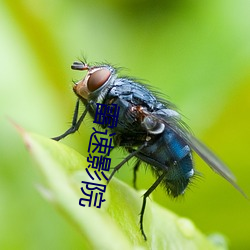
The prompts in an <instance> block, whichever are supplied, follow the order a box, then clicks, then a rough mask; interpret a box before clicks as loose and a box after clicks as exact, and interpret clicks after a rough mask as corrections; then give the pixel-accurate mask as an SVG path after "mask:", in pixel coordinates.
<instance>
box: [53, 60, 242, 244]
mask: <svg viewBox="0 0 250 250" xmlns="http://www.w3.org/2000/svg"><path fill="white" fill-rule="evenodd" d="M71 68H72V69H73V70H84V71H86V72H87V74H86V76H85V77H84V78H83V79H82V80H80V81H79V82H77V83H75V85H74V87H73V91H74V92H75V94H76V96H77V98H78V99H77V102H76V106H75V111H74V117H73V120H72V125H71V127H70V128H69V129H68V130H67V131H66V132H65V133H63V134H62V135H60V136H58V137H55V138H53V139H54V140H56V141H59V140H61V139H62V138H64V137H66V136H67V135H69V134H72V133H74V132H76V131H77V130H78V129H79V127H80V125H81V123H82V121H83V120H84V118H85V116H86V114H87V113H89V114H90V116H92V117H93V118H94V117H95V112H96V107H97V103H101V104H106V105H111V104H116V105H117V106H119V107H120V112H119V117H118V122H117V126H116V127H115V128H111V129H109V130H110V131H111V132H112V133H115V136H114V146H115V147H122V148H124V149H125V150H126V151H127V152H128V155H127V156H126V157H125V159H124V160H123V161H121V163H120V164H118V165H117V166H116V167H115V168H114V169H113V172H112V173H111V175H110V176H109V181H110V180H111V178H112V177H113V176H114V174H115V173H116V172H117V170H119V169H120V168H121V167H122V166H123V165H124V164H125V163H126V162H127V161H129V160H130V159H131V158H136V163H135V165H134V185H135V180H136V171H137V170H138V168H139V167H140V165H141V164H142V163H146V164H147V165H148V166H150V168H151V169H152V171H153V173H154V174H155V176H156V177H157V178H156V181H155V182H154V183H153V184H152V186H151V187H150V188H149V189H148V190H147V191H146V192H145V193H144V195H143V201H142V207H141V213H140V230H141V232H142V235H143V237H144V239H145V240H146V234H145V232H144V229H143V216H144V211H145V207H146V200H147V197H148V196H149V195H150V194H151V193H152V192H153V191H154V190H155V188H156V187H157V186H158V185H159V184H162V185H163V186H164V187H165V189H166V191H167V193H168V194H169V195H170V196H172V197H177V196H179V195H182V194H183V193H184V191H185V190H186V188H187V186H188V184H189V183H190V180H191V179H192V177H193V176H194V174H195V170H194V162H193V158H192V151H195V152H196V153H197V154H198V155H199V156H200V157H201V158H202V159H203V160H204V161H205V162H206V163H207V164H208V166H210V167H211V168H212V169H213V170H214V171H215V172H217V173H218V174H219V175H221V176H222V177H223V178H224V179H226V180H227V181H229V182H230V183H231V184H232V185H233V186H234V187H235V188H236V189H237V190H238V191H240V192H241V193H242V194H243V195H244V193H243V191H242V190H241V189H240V187H239V186H238V185H237V184H236V181H235V177H234V175H233V174H232V172H231V171H230V170H229V169H228V168H227V167H226V165H225V164H224V163H223V162H222V161H221V160H220V159H218V157H217V156H215V155H214V153H212V152H211V151H210V150H209V149H208V148H207V147H206V146H205V145H204V144H203V143H201V142H200V141H199V140H197V139H196V138H195V137H194V136H193V135H192V134H191V133H190V132H189V130H188V129H187V127H186V125H185V124H184V122H183V121H182V120H181V117H180V114H179V113H178V112H177V111H176V109H175V106H174V105H173V104H171V103H170V102H169V101H166V100H163V99H161V98H158V97H157V96H156V95H155V94H154V93H153V92H152V91H150V90H149V88H148V87H147V86H146V85H145V84H142V83H140V82H137V81H136V80H134V79H133V78H128V77H119V76H118V75H117V70H116V69H115V68H114V67H112V66H111V65H108V64H103V65H94V66H90V65H88V64H87V63H85V62H74V63H73V65H72V66H71ZM80 102H81V103H83V104H84V106H85V111H84V112H83V113H82V114H81V115H80V116H79V105H80ZM102 127H103V128H104V129H105V128H107V126H106V125H103V126H102Z"/></svg>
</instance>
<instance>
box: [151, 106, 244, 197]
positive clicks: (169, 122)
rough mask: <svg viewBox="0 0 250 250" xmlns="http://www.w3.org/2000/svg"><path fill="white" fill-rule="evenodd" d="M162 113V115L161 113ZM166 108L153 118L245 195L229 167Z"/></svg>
mask: <svg viewBox="0 0 250 250" xmlns="http://www.w3.org/2000/svg"><path fill="white" fill-rule="evenodd" d="M163 113H164V115H163ZM169 114H170V112H169V111H168V110H163V112H162V111H161V112H159V113H158V112H156V113H154V114H152V115H153V116H154V118H155V119H158V121H159V122H161V123H163V124H164V125H165V126H166V127H169V128H170V129H171V130H173V131H174V132H175V133H176V134H177V135H178V136H179V137H180V138H181V139H182V140H184V141H185V142H186V143H187V144H188V145H189V146H190V148H192V149H193V150H194V151H195V152H196V153H197V154H198V155H199V156H200V157H201V158H202V159H203V160H204V161H205V162H206V163H207V164H208V165H209V167H211V168H212V170H214V171H215V172H216V173H218V174H219V175H221V176H222V177H223V178H224V179H226V180H227V181H228V182H229V183H231V184H232V185H233V186H234V187H235V188H236V189H237V190H238V191H239V192H240V193H241V194H242V195H243V196H245V197H246V198H248V197H247V195H246V194H245V193H244V192H243V191H242V189H241V188H240V187H239V186H238V185H237V183H236V178H235V176H234V175H233V173H232V172H231V171H230V170H229V168H228V167H227V166H226V165H225V164H224V163H223V162H222V161H221V160H220V159H219V158H218V157H217V156H216V155H215V154H214V153H213V152H212V151H211V150H210V149H208V148H207V147H206V146H205V145H204V144H203V143H202V142H200V141H199V140H198V139H197V138H195V137H194V136H193V135H192V134H191V133H190V132H189V131H188V129H187V128H186V126H185V124H184V123H183V122H182V121H181V119H180V117H178V116H177V115H169Z"/></svg>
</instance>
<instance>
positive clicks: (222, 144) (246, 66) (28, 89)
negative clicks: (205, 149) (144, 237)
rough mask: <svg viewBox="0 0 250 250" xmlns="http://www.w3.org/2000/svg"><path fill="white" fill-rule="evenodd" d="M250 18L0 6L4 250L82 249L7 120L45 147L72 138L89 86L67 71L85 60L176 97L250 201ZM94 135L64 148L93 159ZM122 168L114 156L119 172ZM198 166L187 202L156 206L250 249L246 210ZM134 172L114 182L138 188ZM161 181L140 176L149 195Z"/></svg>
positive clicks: (136, 5)
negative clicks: (76, 85)
mask: <svg viewBox="0 0 250 250" xmlns="http://www.w3.org/2000/svg"><path fill="white" fill-rule="evenodd" d="M249 13H250V1H247V0H239V1H233V0H220V1H216V0H210V1H200V2H199V1H194V0H187V1H181V0H177V1H164V0H162V1H146V0H136V1H132V0H121V1H115V0H109V1H103V0H102V1H100V0H95V1H80V0H79V1H59V0H54V1H48V0H38V1H36V2H33V1H28V0H26V1H1V2H0V31H1V33H0V66H1V68H0V71H1V74H0V95H1V99H0V104H1V105H0V126H1V127H0V138H1V139H0V154H1V157H0V161H1V163H0V249H73V248H75V249H80V247H81V244H82V238H81V235H80V233H78V232H77V231H76V230H75V229H74V228H73V227H72V225H71V224H69V223H68V222H67V221H66V220H65V219H64V218H63V216H61V214H60V213H58V211H56V209H54V208H53V207H52V206H51V205H50V204H48V203H47V202H46V201H45V200H43V198H42V197H41V196H40V195H39V193H38V192H37V191H36V189H35V184H37V183H39V180H40V179H41V178H40V173H39V172H38V171H36V170H37V169H36V168H34V163H33V162H32V160H31V159H30V156H29V155H28V153H27V151H26V149H25V147H24V145H23V142H22V141H21V139H20V137H19V135H18V134H17V132H16V131H15V129H14V128H13V126H12V125H11V124H10V122H9V121H8V117H10V118H12V119H14V120H15V121H16V122H17V123H18V124H20V125H21V126H22V127H24V128H25V129H27V130H29V131H33V132H36V133H39V134H42V135H45V136H47V137H52V136H56V135H59V134H61V133H62V132H64V131H65V130H66V129H67V128H68V127H69V124H70V121H71V118H72V114H73V109H74V104H75V100H76V98H75V96H74V94H73V93H72V90H71V88H72V80H77V79H80V78H81V77H82V76H83V75H82V72H75V71H72V70H71V69H70V65H71V63H72V62H73V61H74V60H77V58H79V57H80V58H82V55H84V56H86V57H87V59H88V62H98V61H101V62H102V61H108V62H110V63H112V64H115V65H117V66H123V67H125V68H126V70H124V71H123V72H124V74H126V75H131V76H136V77H138V78H140V79H146V82H148V83H150V84H151V85H152V86H154V87H155V88H156V89H157V90H160V91H161V92H162V93H164V94H165V95H166V96H168V97H169V99H170V100H171V101H172V102H174V103H175V104H176V105H177V106H178V107H179V109H180V111H181V113H182V114H184V115H185V118H184V120H185V121H186V122H187V123H188V125H189V126H190V127H191V128H192V131H193V132H194V133H195V134H196V136H197V137H199V138H200V139H201V140H202V141H204V142H205V143H206V144H207V145H208V146H209V147H210V148H211V149H212V150H213V151H214V152H216V153H217V154H218V155H219V156H220V157H221V158H222V159H223V160H224V161H225V162H226V163H227V164H228V165H229V166H230V168H231V169H232V171H233V172H234V173H235V175H236V176H237V179H238V183H239V185H240V186H241V187H242V188H243V189H244V191H245V192H246V193H247V194H248V195H249V196H250V186H249V167H250V163H249V159H248V156H249V155H248V154H249V149H250V146H249V141H250V129H249V122H250V116H249V110H250V15H249ZM91 124H92V123H91V119H88V122H85V123H84V125H83V126H82V127H81V129H80V133H76V134H74V135H72V136H70V137H68V138H66V139H65V140H64V141H63V143H65V144H67V145H69V146H71V147H73V148H75V149H77V150H78V151H79V152H81V153H82V154H83V155H86V152H87V149H86V147H87V145H88V138H89V135H88V133H90V131H91V130H90V129H91V126H92V125H91ZM117 155H119V158H117ZM123 156H124V155H123V154H122V152H121V151H119V152H118V153H117V152H116V153H115V154H114V157H113V160H112V163H113V164H114V165H115V163H118V162H119V161H120V159H121V158H122V157H123ZM195 160H196V166H197V169H198V171H199V172H202V176H203V177H202V178H198V179H196V180H195V181H194V183H193V185H192V186H191V187H190V190H187V192H186V195H185V196H184V198H180V199H178V200H177V201H174V200H172V199H170V198H169V197H167V196H166V195H165V193H164V190H163V189H161V188H158V189H157V191H156V192H154V194H153V198H154V199H155V200H156V201H157V202H159V203H160V204H162V205H163V206H165V207H167V208H169V209H171V210H173V211H174V212H176V213H177V214H179V215H181V216H184V217H189V218H190V219H192V220H193V221H194V223H195V224H196V225H197V226H198V227H199V228H200V229H201V230H202V231H203V232H204V233H206V234H210V233H213V232H220V233H222V234H224V235H226V237H227V238H228V240H229V242H230V249H250V240H249V232H250V203H249V201H247V200H246V199H244V197H242V196H241V195H240V194H239V193H238V192H237V191H236V190H235V189H234V188H233V187H232V186H231V185H230V184H228V183H227V182H226V181H224V180H223V179H222V178H221V177H219V176H218V175H216V174H214V173H213V172H212V171H211V170H210V169H209V168H208V167H207V166H206V165H205V164H204V163H203V162H202V161H201V160H200V159H198V158H197V157H196V158H195ZM132 167H133V165H132V164H129V165H127V166H126V167H124V168H122V169H121V170H120V171H119V173H118V175H117V177H118V178H120V179H122V180H124V181H125V182H127V183H129V184H130V185H131V183H132ZM55 178H56V176H55ZM153 180H154V178H153V177H152V176H151V174H150V171H149V170H147V171H146V174H145V170H144V169H143V168H142V169H141V170H140V173H139V175H138V181H139V187H140V188H145V189H146V188H147V187H149V185H150V184H151V183H152V182H153ZM97 237H98V236H97Z"/></svg>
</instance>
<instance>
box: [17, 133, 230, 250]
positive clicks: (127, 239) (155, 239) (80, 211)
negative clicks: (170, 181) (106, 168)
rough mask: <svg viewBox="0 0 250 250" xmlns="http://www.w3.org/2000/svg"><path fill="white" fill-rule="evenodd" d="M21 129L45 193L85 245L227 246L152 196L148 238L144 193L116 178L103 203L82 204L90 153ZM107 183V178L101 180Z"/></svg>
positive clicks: (209, 247)
mask: <svg viewBox="0 0 250 250" xmlns="http://www.w3.org/2000/svg"><path fill="white" fill-rule="evenodd" d="M19 131H21V135H22V137H23V139H24V142H25V144H26V146H27V148H28V150H29V152H30V154H31V155H32V157H33V158H34V159H35V161H36V162H37V163H38V164H37V166H38V167H39V169H40V170H41V172H42V174H43V176H44V179H45V182H46V188H45V187H44V186H43V185H42V186H41V185H39V186H38V189H39V191H40V192H41V193H42V194H43V196H44V197H45V198H46V200H48V201H49V202H51V203H52V204H54V205H55V207H56V208H58V210H59V211H60V212H62V213H63V216H64V217H65V218H67V219H68V220H69V221H70V222H71V223H72V224H73V225H74V226H75V227H76V229H78V231H80V233H81V234H82V237H83V238H84V242H85V243H86V245H85V246H83V249H102V250H103V249H109V250H112V249H124V250H128V249H171V250H172V249H226V246H225V244H219V245H215V244H214V243H212V242H211V241H210V240H208V238H207V237H206V236H205V235H203V234H202V233H201V232H200V231H199V230H198V229H197V228H196V227H195V225H194V224H193V223H192V222H191V221H190V220H189V219H186V218H181V217H179V216H177V215H176V214H174V213H172V212H171V211H168V210H167V209H165V208H162V207H161V206H159V205H157V204H156V203H155V202H153V201H152V199H148V201H147V206H146V212H145V216H144V229H145V233H146V235H147V238H148V240H147V241H144V240H143V237H142V235H141V232H140V230H139V212H140V209H141V203H142V199H141V196H142V194H143V192H142V191H136V190H134V189H132V188H131V187H129V186H128V185H127V184H125V183H122V182H121V181H119V180H117V179H116V178H113V179H112V181H111V182H110V183H109V184H108V185H107V189H106V192H105V193H104V199H105V200H106V201H105V202H103V203H102V207H101V208H100V209H99V208H96V207H88V206H86V207H82V206H80V205H79V199H80V198H83V194H82V192H81V190H80V188H81V185H82V184H81V181H89V182H93V181H91V179H90V178H89V176H88V175H87V174H86V171H85V170H84V169H85V168H86V167H87V162H86V159H85V158H84V157H83V156H82V155H80V154H79V153H77V152H76V151H75V150H73V149H72V148H69V147H67V146H65V145H63V144H62V143H60V142H56V141H53V140H51V139H48V138H44V137H41V136H39V135H35V134H32V133H28V132H25V131H23V130H22V129H20V128H19ZM103 184H105V183H103Z"/></svg>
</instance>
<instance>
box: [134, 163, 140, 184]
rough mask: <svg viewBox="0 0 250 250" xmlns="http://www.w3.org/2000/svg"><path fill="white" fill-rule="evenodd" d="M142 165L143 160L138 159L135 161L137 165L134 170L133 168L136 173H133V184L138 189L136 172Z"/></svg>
mask: <svg viewBox="0 0 250 250" xmlns="http://www.w3.org/2000/svg"><path fill="white" fill-rule="evenodd" d="M140 165H141V161H140V160H137V161H136V163H135V166H134V170H133V174H134V175H133V186H134V188H135V189H137V188H136V173H137V171H138V169H139V167H140Z"/></svg>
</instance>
